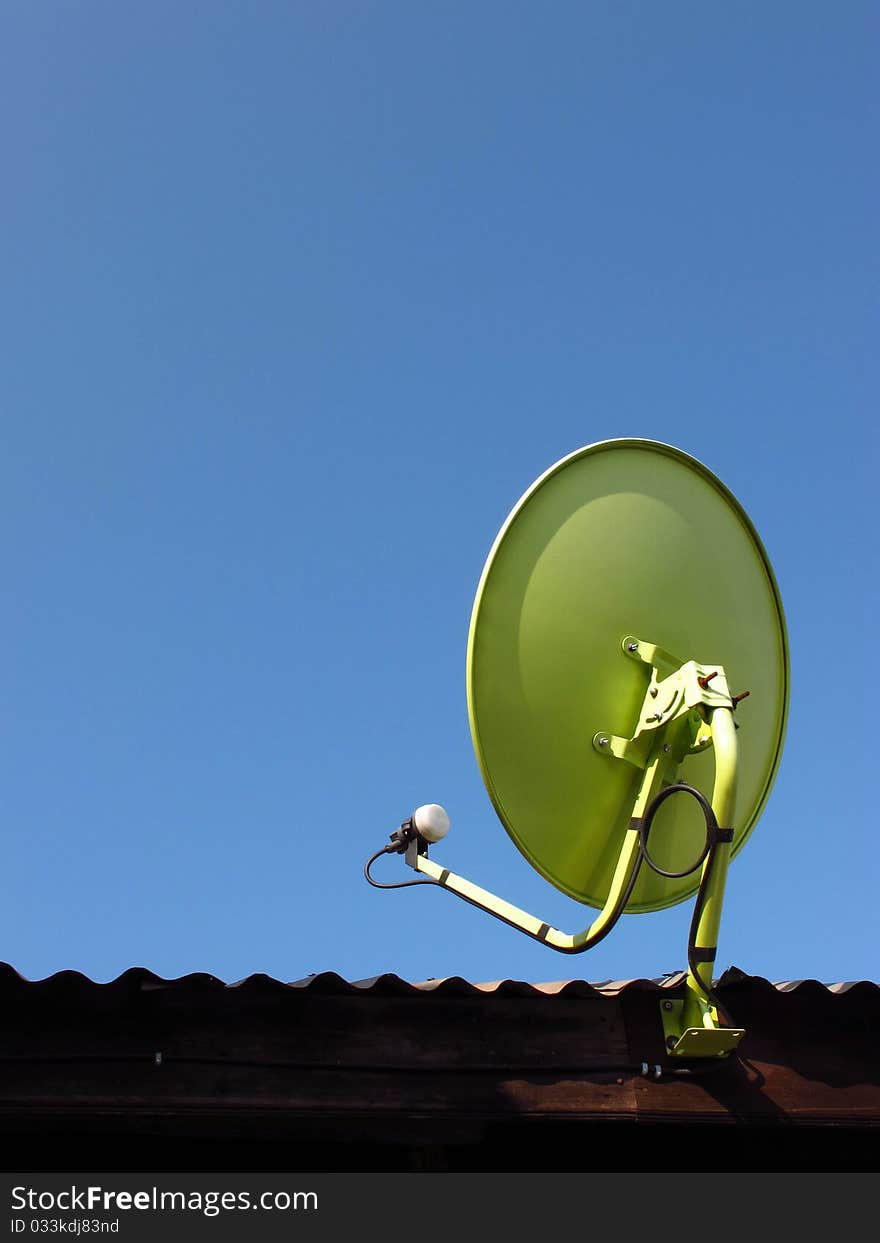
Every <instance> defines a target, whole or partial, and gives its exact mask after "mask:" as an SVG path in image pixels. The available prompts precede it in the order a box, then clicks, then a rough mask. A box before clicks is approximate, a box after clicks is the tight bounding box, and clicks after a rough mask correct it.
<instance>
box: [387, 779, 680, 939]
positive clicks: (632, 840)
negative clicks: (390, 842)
mask: <svg viewBox="0 0 880 1243" xmlns="http://www.w3.org/2000/svg"><path fill="white" fill-rule="evenodd" d="M663 767H664V765H663V764H662V763H661V759H660V758H659V757H658V758H655V759H654V760H653V761H652V762H651V763H650V764H649V765H648V767H647V769H646V770H645V776H644V779H643V781H642V784H641V786H640V788H639V793H638V797H637V798H636V802H635V805H634V807H633V819H639V818H640V817H641V816H642V815H643V814H644V812H645V808H646V807H647V806H648V803H649V802H650V800H651V798H652V797H653V795H654V792H655V788H656V787H657V786H659V784H660V781H661V779H662V776H663ZM638 861H639V831H638V828H629V829H627V831H626V833H625V834H624V839H623V845H622V846H621V849H620V854H619V856H618V859H617V866H616V868H615V869H614V876H613V878H612V881H611V888H610V890H609V891H608V897H607V898H606V899H605V905H604V906H603V908H602V910H601V911H600V912H599V914H598V915H597V916H596V918H595V919H594V920H593V922H592V924H590V926H589V928H585V929H584V931H583V932H577V933H574V934H573V935H572V934H571V933H569V932H561V931H560V930H559V929H558V928H553V927H551V925H550V924H547V923H544V922H543V921H542V920H540V919H537V918H536V917H535V916H534V915H530V914H529V913H528V912H527V911H523V910H520V908H519V907H517V906H512V905H511V903H509V902H505V901H504V899H503V898H498V897H496V895H495V894H494V893H490V892H489V891H488V889H482V888H481V887H480V886H479V885H475V884H474V883H473V882H472V881H469V880H466V879H465V878H464V877H463V876H459V875H458V874H457V873H455V872H450V871H449V869H448V868H444V867H441V866H440V864H438V863H435V862H434V860H433V859H429V858H428V856H427V855H426V854H419V855H414V856H413V857H412V859H411V866H412V867H414V868H415V870H416V871H417V872H422V873H423V874H424V875H425V876H430V877H431V879H432V880H435V881H436V882H437V884H439V885H442V886H443V888H444V889H448V890H449V891H450V893H454V894H456V895H457V896H458V897H459V898H463V899H464V901H465V902H469V903H470V904H471V905H472V906H477V907H479V908H480V910H481V911H486V912H487V914H489V915H494V916H495V918H496V919H500V920H501V921H502V922H503V923H505V924H509V925H510V926H511V927H512V928H517V929H518V930H519V931H520V932H524V933H525V934H526V936H530V937H534V939H535V940H536V941H540V942H541V943H542V944H543V945H549V946H550V948H551V949H554V950H559V952H560V953H561V954H581V953H583V951H584V950H588V949H591V948H592V946H594V945H596V944H598V942H599V941H601V940H602V938H603V937H605V936H607V934H608V933H609V932H610V931H611V929H612V928H613V927H614V925H615V923H616V922H617V920H618V918H619V917H620V915H622V914H623V908H624V906H625V904H626V893H627V887H628V886H629V883H630V879H631V877H632V874H633V870H634V869H635V868H636V867H637V865H638Z"/></svg>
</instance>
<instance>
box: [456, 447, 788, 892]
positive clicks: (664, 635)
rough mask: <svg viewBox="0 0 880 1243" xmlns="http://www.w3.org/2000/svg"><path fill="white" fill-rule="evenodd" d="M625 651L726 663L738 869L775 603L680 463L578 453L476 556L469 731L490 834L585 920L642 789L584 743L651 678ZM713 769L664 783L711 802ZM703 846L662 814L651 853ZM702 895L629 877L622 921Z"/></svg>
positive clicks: (760, 738) (769, 765)
mask: <svg viewBox="0 0 880 1243" xmlns="http://www.w3.org/2000/svg"><path fill="white" fill-rule="evenodd" d="M628 636H633V638H634V639H635V638H639V639H643V640H647V641H649V642H650V643H653V644H656V645H657V646H659V647H660V648H662V649H664V650H665V651H667V652H669V653H672V654H675V655H676V656H677V657H679V658H680V660H681V661H684V660H687V659H695V660H698V661H706V662H709V663H711V664H713V665H715V664H717V665H722V666H723V667H724V668H725V670H726V671H727V674H728V676H729V677H730V678H731V679H735V688H736V690H744V689H748V690H749V691H750V692H751V698H750V700H749V702H748V703H744V704H743V707H742V709H741V710H740V711H739V712H738V717H739V721H738V723H739V724H741V725H742V729H741V731H740V734H739V738H738V741H739V757H738V773H737V798H736V813H735V820H734V828H735V835H734V840H733V847H732V853H733V854H736V853H737V851H738V850H739V849H740V848H741V847H742V845H743V843H744V842H745V840H746V838H747V837H748V836H749V834H750V833H751V831H752V829H753V828H754V825H755V823H756V821H757V819H758V816H759V815H760V812H761V809H762V807H763V806H764V803H765V802H766V800H767V796H768V795H769V793H770V787H771V785H772V784H773V779H774V777H775V775H776V770H777V768H778V766H779V760H780V755H781V752H782V740H783V734H784V729H785V719H786V709H787V703H788V684H789V672H788V644H787V639H786V630H785V622H784V618H783V613H782V605H781V602H780V599H779V592H778V589H777V587H776V582H775V579H774V577H773V571H772V569H771V567H770V562H769V560H768V558H767V555H766V553H765V551H764V549H763V547H762V545H761V541H760V540H759V538H758V536H757V534H756V532H755V530H754V528H753V526H752V524H751V522H750V521H749V519H748V518H747V516H746V514H745V512H744V510H743V509H742V508H741V506H740V505H739V504H738V503H737V501H736V500H735V499H734V497H733V496H732V495H731V494H730V492H729V491H728V490H727V488H725V487H724V485H723V484H722V483H720V481H719V480H718V479H716V478H715V476H714V475H713V474H711V473H710V472H709V471H708V470H707V469H706V468H705V467H704V466H702V465H701V464H700V463H699V462H697V461H695V460H694V459H693V458H691V457H688V456H687V455H686V454H684V453H682V452H680V451H679V450H677V449H673V448H670V447H669V446H667V445H663V444H657V443H655V442H652V441H646V440H612V441H605V442H603V443H600V444H595V445H589V446H588V447H587V448H584V449H580V450H578V451H577V452H576V453H572V454H570V455H569V456H568V457H566V458H563V460H562V461H561V462H557V463H556V465H555V466H552V467H551V468H550V469H549V470H548V471H546V472H545V473H544V474H543V475H542V476H541V477H540V478H539V479H538V480H536V482H535V483H533V484H532V486H531V487H530V488H529V489H528V491H527V492H526V493H525V495H524V496H523V497H522V498H521V499H520V500H519V501H518V502H517V504H516V505H515V507H514V509H513V511H512V512H511V514H510V516H509V517H508V519H507V521H506V522H505V523H504V525H503V527H502V528H501V531H500V533H499V535H498V538H497V539H496V541H495V543H494V545H493V547H492V550H491V552H490V553H489V557H488V560H487V562H486V565H485V568H484V570H483V574H482V578H481V579H480V583H479V586H478V588H477V594H476V600H475V602H474V609H473V615H472V619H471V629H470V638H469V642H468V654H467V693H468V709H469V714H470V723H471V734H472V737H473V742H474V748H475V750H476V753H477V759H478V761H479V764H480V768H481V770H482V773H483V778H484V780H485V782H486V787H487V789H488V791H489V795H490V797H491V799H492V802H493V804H494V805H495V809H496V811H497V812H498V815H499V817H500V819H501V822H502V823H503V825H504V826H505V828H506V829H507V831H508V833H509V834H510V836H511V837H512V838H513V840H514V842H515V843H516V845H517V846H518V847H519V849H520V850H521V851H522V853H523V854H524V855H525V857H526V858H527V859H528V860H529V862H530V863H531V864H532V865H533V866H534V867H535V868H537V870H538V871H539V872H540V873H541V874H542V875H543V876H544V877H546V879H547V880H549V881H551V882H552V883H553V884H554V885H556V886H557V888H559V889H561V890H562V891H563V892H564V893H567V894H569V895H570V896H571V897H573V898H577V899H578V900H580V901H582V902H585V903H587V904H589V905H590V906H595V907H601V906H602V905H603V903H604V901H605V897H606V895H607V893H608V890H609V887H610V884H611V878H612V874H613V871H614V866H615V863H616V860H617V857H618V854H619V851H620V845H621V840H622V838H623V835H624V834H625V832H626V829H627V827H628V823H629V818H630V814H631V808H632V805H633V802H634V799H635V795H636V790H637V787H638V782H639V770H638V769H637V768H635V767H633V765H631V764H627V763H615V762H613V760H612V762H609V759H608V754H610V752H608V754H603V753H602V749H600V748H597V747H595V746H594V745H593V740H594V736H595V734H596V733H597V732H599V733H600V734H602V736H608V735H618V736H623V735H628V734H629V733H631V726H632V723H633V721H635V720H637V719H638V713H639V708H640V706H641V704H642V702H643V700H644V698H645V693H646V691H647V689H648V683H649V679H650V669H649V666H648V665H646V664H645V663H644V662H643V661H641V660H632V659H626V655H625V654H624V652H623V651H622V650H621V649H622V640H623V639H624V638H626V637H628ZM657 706H658V709H660V708H663V707H664V704H663V703H662V702H661V701H660V700H659V698H658V700H657ZM700 736H704V735H698V737H700ZM713 766H714V759H713V756H712V754H711V748H709V747H707V748H706V749H705V751H703V752H702V753H701V754H700V753H698V754H690V755H688V756H687V757H686V758H683V760H682V763H681V764H680V765H678V766H676V769H675V772H676V773H680V775H681V778H682V779H683V780H687V781H688V782H690V784H692V785H695V786H697V787H698V788H701V789H704V790H707V789H711V785H712V772H713ZM673 775H674V774H670V777H671V776H673ZM704 835H705V827H704V823H703V817H702V815H701V814H700V809H699V807H697V806H696V805H695V803H694V802H693V801H692V800H684V799H681V800H672V799H670V800H668V802H667V804H666V805H665V806H664V807H663V808H662V810H661V811H660V812H658V816H657V821H656V825H655V828H654V832H653V838H652V840H653V842H654V843H655V854H656V855H657V857H658V858H659V859H660V860H661V861H662V862H663V863H664V868H665V870H667V871H680V870H681V869H682V868H683V867H684V866H685V865H686V863H687V862H688V861H689V860H692V859H693V858H694V857H695V855H696V853H697V852H698V850H699V846H700V843H701V841H702V838H703V837H704ZM698 884H699V876H698V875H697V874H694V873H692V874H691V875H690V876H686V877H682V878H679V879H674V880H673V879H667V878H665V877H663V876H661V875H659V874H658V873H656V872H654V871H652V870H650V869H642V872H641V875H640V877H639V879H638V882H637V883H636V886H635V889H634V891H633V894H632V897H631V899H630V901H629V903H628V905H627V909H628V910H632V911H650V910H657V909H659V908H661V907H666V906H671V905H672V904H673V903H676V902H680V901H681V900H682V899H683V898H687V897H689V896H690V895H691V894H693V893H694V892H695V891H696V889H697V887H698Z"/></svg>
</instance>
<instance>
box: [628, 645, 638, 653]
mask: <svg viewBox="0 0 880 1243" xmlns="http://www.w3.org/2000/svg"><path fill="white" fill-rule="evenodd" d="M626 650H627V651H628V652H637V651H638V650H639V645H638V643H627V645H626Z"/></svg>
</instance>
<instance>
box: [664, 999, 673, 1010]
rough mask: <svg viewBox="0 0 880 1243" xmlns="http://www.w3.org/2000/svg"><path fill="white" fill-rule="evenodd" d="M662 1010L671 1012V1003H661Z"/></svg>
mask: <svg viewBox="0 0 880 1243" xmlns="http://www.w3.org/2000/svg"><path fill="white" fill-rule="evenodd" d="M663 1009H664V1010H671V1009H672V1002H671V1001H664V1002H663Z"/></svg>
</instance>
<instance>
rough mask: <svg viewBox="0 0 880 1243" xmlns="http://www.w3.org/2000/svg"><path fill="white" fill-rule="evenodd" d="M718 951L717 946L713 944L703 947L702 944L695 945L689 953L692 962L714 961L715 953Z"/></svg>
mask: <svg viewBox="0 0 880 1243" xmlns="http://www.w3.org/2000/svg"><path fill="white" fill-rule="evenodd" d="M717 953H718V946H717V945H713V946H711V948H708V949H707V948H704V947H703V946H702V945H695V946H694V948H693V951H692V953H691V958H692V959H693V960H694V962H714V961H715V955H716V954H717Z"/></svg>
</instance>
